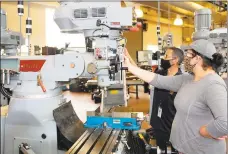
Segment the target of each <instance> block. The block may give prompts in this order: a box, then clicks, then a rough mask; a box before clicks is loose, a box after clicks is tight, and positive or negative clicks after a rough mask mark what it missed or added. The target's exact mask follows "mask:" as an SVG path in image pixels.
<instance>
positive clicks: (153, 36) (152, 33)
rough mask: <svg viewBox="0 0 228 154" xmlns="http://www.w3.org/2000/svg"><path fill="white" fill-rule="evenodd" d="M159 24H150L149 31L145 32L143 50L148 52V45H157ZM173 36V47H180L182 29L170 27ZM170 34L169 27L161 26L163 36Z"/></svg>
mask: <svg viewBox="0 0 228 154" xmlns="http://www.w3.org/2000/svg"><path fill="white" fill-rule="evenodd" d="M156 29H157V23H155V22H154V23H153V22H149V23H148V30H147V31H146V32H143V50H147V46H148V45H157V31H156ZM170 31H171V33H172V34H173V45H174V46H180V45H181V44H182V27H177V26H172V25H171V26H170ZM167 32H168V25H165V24H161V36H164V35H165V34H166V33H167Z"/></svg>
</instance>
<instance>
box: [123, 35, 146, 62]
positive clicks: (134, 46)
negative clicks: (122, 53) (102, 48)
mask: <svg viewBox="0 0 228 154" xmlns="http://www.w3.org/2000/svg"><path fill="white" fill-rule="evenodd" d="M124 37H126V38H127V46H126V47H127V49H128V52H129V54H130V55H131V57H132V59H133V60H134V61H135V62H136V51H139V50H143V42H142V31H138V32H125V33H124Z"/></svg>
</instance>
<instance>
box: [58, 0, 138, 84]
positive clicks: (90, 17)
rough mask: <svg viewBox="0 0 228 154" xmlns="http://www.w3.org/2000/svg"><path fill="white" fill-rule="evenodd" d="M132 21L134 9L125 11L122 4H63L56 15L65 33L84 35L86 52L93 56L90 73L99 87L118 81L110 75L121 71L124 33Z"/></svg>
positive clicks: (126, 8)
mask: <svg viewBox="0 0 228 154" xmlns="http://www.w3.org/2000/svg"><path fill="white" fill-rule="evenodd" d="M117 13H118V14H121V16H117V15H116V14H117ZM133 18H134V17H133V13H132V8H131V7H125V8H122V7H121V3H120V2H106V3H103V2H91V3H86V2H62V3H60V7H59V8H57V9H56V11H55V15H54V21H55V22H56V24H57V25H58V27H59V28H60V30H61V32H62V33H73V34H74V33H83V34H84V36H85V41H86V52H88V53H91V54H92V55H93V57H94V60H93V61H92V62H91V63H89V67H87V68H89V69H88V70H87V71H88V72H89V73H91V74H94V75H97V77H98V85H99V86H100V87H108V86H110V85H112V84H115V83H116V82H117V81H114V80H115V79H114V78H113V75H111V74H112V73H113V74H115V73H116V72H118V71H121V67H118V66H121V62H123V49H124V47H125V45H126V40H125V38H123V35H122V31H124V30H129V28H130V27H132V25H133ZM123 40H124V41H123Z"/></svg>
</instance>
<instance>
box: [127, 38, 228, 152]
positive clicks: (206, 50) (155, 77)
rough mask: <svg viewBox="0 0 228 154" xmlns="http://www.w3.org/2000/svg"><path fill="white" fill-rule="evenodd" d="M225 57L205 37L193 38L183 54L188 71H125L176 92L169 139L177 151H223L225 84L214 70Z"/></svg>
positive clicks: (227, 131) (225, 127) (225, 131)
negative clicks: (176, 72) (171, 74)
mask: <svg viewBox="0 0 228 154" xmlns="http://www.w3.org/2000/svg"><path fill="white" fill-rule="evenodd" d="M223 63H224V58H223V56H222V55H221V54H219V53H217V52H216V49H215V46H214V45H213V43H211V42H209V41H208V40H203V39H200V40H196V41H194V42H193V43H192V44H191V45H190V46H189V47H188V50H187V52H186V54H185V61H184V65H185V70H187V71H188V72H189V74H182V75H177V76H162V75H159V74H155V73H153V72H148V71H145V70H142V69H140V68H138V67H135V66H133V65H132V64H131V63H130V61H129V59H128V58H127V57H125V63H124V66H125V67H128V71H130V72H131V73H133V74H134V75H135V76H138V77H139V78H141V79H142V80H144V81H145V82H148V83H150V84H151V85H153V86H154V87H157V88H159V89H166V90H170V91H174V92H177V95H176V97H175V100H174V105H175V108H176V115H175V118H174V120H173V124H172V129H171V135H170V142H171V143H172V146H173V147H174V148H175V149H176V150H178V152H179V153H180V154H225V153H226V144H225V139H224V138H226V137H227V134H228V130H227V86H226V84H225V82H224V80H223V79H222V78H221V77H220V76H219V75H218V74H217V73H216V72H217V71H218V69H219V68H220V67H221V66H222V64H223Z"/></svg>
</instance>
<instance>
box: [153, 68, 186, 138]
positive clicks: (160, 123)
mask: <svg viewBox="0 0 228 154" xmlns="http://www.w3.org/2000/svg"><path fill="white" fill-rule="evenodd" d="M156 73H157V74H160V75H164V76H167V70H158V71H156ZM180 74H182V72H181V70H180V69H179V70H178V72H177V73H176V74H175V75H180ZM175 96H176V93H174V92H171V91H167V90H164V89H158V88H155V89H154V97H153V107H152V115H151V120H150V124H151V126H152V127H153V129H154V131H155V133H156V131H159V132H162V133H164V134H166V135H165V136H167V137H166V138H168V139H169V136H170V132H171V127H172V122H173V119H174V116H175V114H176V109H175V107H174V98H175ZM159 106H160V107H161V109H162V115H161V118H160V117H158V108H159Z"/></svg>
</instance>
